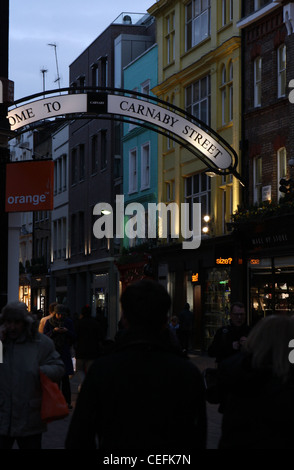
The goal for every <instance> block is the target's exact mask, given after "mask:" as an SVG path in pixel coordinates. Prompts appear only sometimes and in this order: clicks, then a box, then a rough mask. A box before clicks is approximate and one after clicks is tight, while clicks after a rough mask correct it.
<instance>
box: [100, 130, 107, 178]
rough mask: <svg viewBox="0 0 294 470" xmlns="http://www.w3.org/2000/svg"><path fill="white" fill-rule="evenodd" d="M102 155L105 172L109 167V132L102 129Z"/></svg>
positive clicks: (102, 167) (102, 166)
mask: <svg viewBox="0 0 294 470" xmlns="http://www.w3.org/2000/svg"><path fill="white" fill-rule="evenodd" d="M100 155H101V170H104V169H105V168H106V165H107V130H106V129H101V131H100Z"/></svg>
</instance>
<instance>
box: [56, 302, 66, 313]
mask: <svg viewBox="0 0 294 470" xmlns="http://www.w3.org/2000/svg"><path fill="white" fill-rule="evenodd" d="M54 313H55V314H56V313H57V314H58V315H65V316H67V308H66V307H65V305H63V304H56V305H55V307H54Z"/></svg>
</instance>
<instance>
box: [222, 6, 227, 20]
mask: <svg viewBox="0 0 294 470" xmlns="http://www.w3.org/2000/svg"><path fill="white" fill-rule="evenodd" d="M226 24H227V0H222V26H225V25H226Z"/></svg>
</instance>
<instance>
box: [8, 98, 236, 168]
mask: <svg viewBox="0 0 294 470" xmlns="http://www.w3.org/2000/svg"><path fill="white" fill-rule="evenodd" d="M130 93H131V92H130ZM167 104H168V103H167ZM75 113H78V114H82V113H86V114H96V115H100V114H106V113H109V114H112V115H119V116H125V117H128V118H131V119H135V120H136V121H139V122H140V121H141V122H142V121H145V122H148V123H149V124H152V125H155V126H156V127H160V128H162V129H165V130H166V131H168V132H170V133H171V134H174V135H175V136H177V137H180V138H181V139H182V140H184V141H185V142H187V143H188V144H189V145H190V146H192V148H193V149H196V150H197V152H199V155H201V157H203V158H204V159H205V160H206V161H209V162H210V164H211V163H212V164H213V165H214V166H215V167H216V168H217V169H218V170H227V169H229V168H232V165H233V159H232V154H233V150H232V149H231V152H230V151H229V148H230V147H229V145H228V146H227V148H226V145H225V142H224V144H223V145H222V144H220V142H219V141H218V140H216V139H215V138H214V137H212V135H213V134H212V131H211V132H210V130H209V128H207V129H206V130H204V127H205V124H204V123H203V127H202V126H201V127H199V126H197V125H196V124H194V122H191V121H189V120H188V119H186V118H184V117H183V116H181V115H180V114H178V113H175V112H173V111H170V109H168V108H167V107H163V106H159V105H157V104H154V103H152V102H149V101H145V100H144V99H137V98H131V97H128V96H122V95H119V94H107V93H104V92H101V93H79V94H68V95H59V96H54V97H53V96H52V97H50V98H45V99H41V100H37V101H33V102H29V103H28V104H25V105H23V106H19V107H17V108H14V109H11V110H10V111H9V113H8V116H7V117H8V120H9V124H10V128H11V131H16V130H18V129H20V128H22V127H24V126H27V125H29V124H32V123H34V122H37V121H41V120H44V119H50V118H54V117H57V116H63V115H69V114H75ZM235 158H236V156H235Z"/></svg>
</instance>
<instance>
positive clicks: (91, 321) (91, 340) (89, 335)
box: [74, 305, 102, 384]
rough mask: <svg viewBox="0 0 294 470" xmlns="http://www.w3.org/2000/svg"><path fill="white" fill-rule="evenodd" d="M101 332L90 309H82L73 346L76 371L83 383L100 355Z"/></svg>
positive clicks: (87, 307)
mask: <svg viewBox="0 0 294 470" xmlns="http://www.w3.org/2000/svg"><path fill="white" fill-rule="evenodd" d="M101 337H102V335H101V330H100V327H99V324H98V322H97V320H96V319H95V318H94V317H92V315H91V307H90V306H89V305H85V306H84V307H83V308H82V312H81V317H80V318H79V320H77V323H76V341H75V344H74V349H75V357H76V371H77V374H78V376H79V378H80V384H81V383H82V382H83V380H84V378H85V375H86V373H87V372H88V370H89V368H90V366H91V364H92V363H93V361H94V359H96V358H97V357H98V356H99V355H100V354H101V349H102V344H101Z"/></svg>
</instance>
